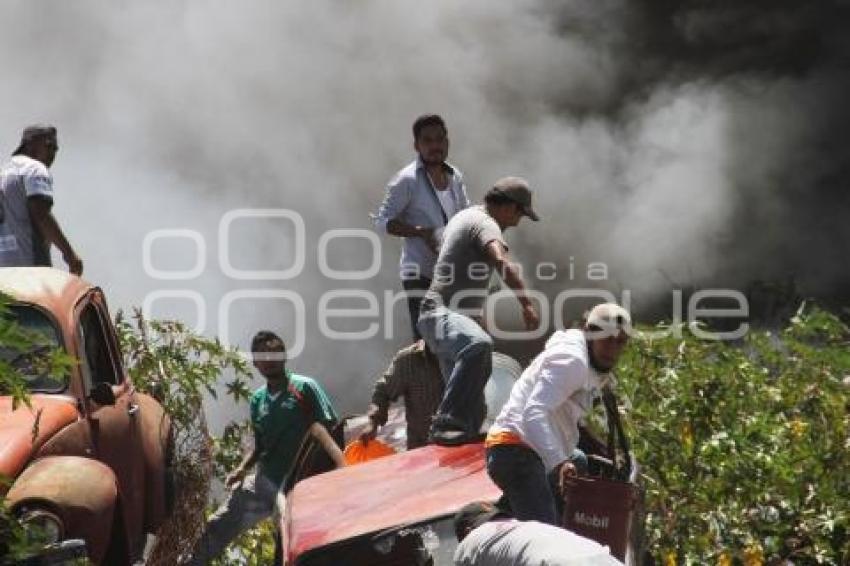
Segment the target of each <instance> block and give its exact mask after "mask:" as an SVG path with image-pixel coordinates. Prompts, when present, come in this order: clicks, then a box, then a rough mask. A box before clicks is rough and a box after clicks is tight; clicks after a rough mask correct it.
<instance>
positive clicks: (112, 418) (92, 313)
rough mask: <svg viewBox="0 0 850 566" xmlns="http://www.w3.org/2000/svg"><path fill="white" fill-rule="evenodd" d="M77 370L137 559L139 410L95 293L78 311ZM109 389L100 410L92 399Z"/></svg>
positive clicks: (96, 441) (94, 437)
mask: <svg viewBox="0 0 850 566" xmlns="http://www.w3.org/2000/svg"><path fill="white" fill-rule="evenodd" d="M76 315H77V316H76V320H77V332H78V340H79V345H80V370H81V373H82V375H83V383H84V387H85V388H86V396H87V397H88V401H87V410H88V414H87V422H88V425H89V428H90V432H91V439H92V444H93V446H94V451H95V457H96V458H97V459H98V460H100V461H102V462H103V463H105V464H107V465H108V466H109V467H110V468H111V469H112V470H113V472H114V473H115V475H116V477H117V478H118V484H119V485H118V490H119V497H120V498H121V507H122V510H123V519H124V526H125V530H126V534H127V544H128V547H129V549H130V552H131V553H132V554H134V555H135V554H137V553H138V552H139V551H140V549H141V546H142V545H143V543H144V537H143V536H142V535H143V533H142V530H143V520H144V516H143V514H144V501H145V500H144V498H145V489H144V487H145V477H144V460H143V451H142V444H141V436H140V433H141V431H140V430H139V425H138V422H137V421H138V412H139V406H138V405H137V404H136V403H135V399H134V397H135V392H134V389H133V387H132V384H130V383H129V382H128V381H127V380H126V379H125V375H124V371H123V368H122V363H121V358H120V355H119V349H118V344H117V341H116V338H115V332H114V330H113V327H112V324H111V321H110V320H109V317H108V315H107V311H106V302H105V300H104V298H103V295H102V294H101V292H100V290H99V289H94V290H92V291H91V292H89V293H88V294H87V295H86V297H85V298H84V299H83V300H82V301H81V302H80V304H79V305H78V306H77V311H76ZM103 383H106V384H108V385H109V387H110V388H111V389H112V392H113V394H114V398H115V402H114V403H113V404H108V403H105V404H98V403H96V402H95V401H93V400H92V399H91V398H90V396H91V392H92V391H93V390H94V389H95V387H97V386H98V385H99V384H103Z"/></svg>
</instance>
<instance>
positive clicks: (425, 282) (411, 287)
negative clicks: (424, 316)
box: [401, 277, 431, 342]
mask: <svg viewBox="0 0 850 566" xmlns="http://www.w3.org/2000/svg"><path fill="white" fill-rule="evenodd" d="M401 286H402V288H403V289H404V293H405V295H407V310H408V312H409V313H410V326H411V328H413V340H414V342H415V341H416V340H419V339H420V338H422V335H421V334H419V329H417V328H416V323H417V322H419V305H421V304H422V297H424V296H425V291H427V290H428V287H430V286H431V280H430V279H426V278H424V277H419V278H418V279H402V280H401Z"/></svg>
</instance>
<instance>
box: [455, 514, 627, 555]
mask: <svg viewBox="0 0 850 566" xmlns="http://www.w3.org/2000/svg"><path fill="white" fill-rule="evenodd" d="M454 560H455V564H456V565H458V566H622V564H621V562H620V561H618V560H617V559H616V558H614V557H613V556H611V554H610V552H609V551H608V547H605V546H602V545H600V544H599V543H597V542H595V541H592V540H590V539H587V538H584V537H582V536H579V535H577V534H575V533H573V532H570V531H568V530H566V529H562V528H560V527H554V526H552V525H547V524H545V523H539V522H537V521H517V520H513V519H511V520H497V521H491V522H488V523H484V524H483V525H481V526H480V527H478V528H476V529H474V530H472V531H471V532H470V533H469V534H468V535H467V536H466V538H464V539H463V541H462V542H461V543H460V544H459V545H458V547H457V550H456V551H455V555H454Z"/></svg>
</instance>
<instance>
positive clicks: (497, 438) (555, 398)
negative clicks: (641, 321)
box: [485, 303, 631, 525]
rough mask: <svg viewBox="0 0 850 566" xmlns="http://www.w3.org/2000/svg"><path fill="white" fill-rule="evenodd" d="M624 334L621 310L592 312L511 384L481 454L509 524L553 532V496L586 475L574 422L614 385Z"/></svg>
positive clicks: (626, 319)
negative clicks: (501, 496)
mask: <svg viewBox="0 0 850 566" xmlns="http://www.w3.org/2000/svg"><path fill="white" fill-rule="evenodd" d="M630 329H631V316H630V315H629V312H628V311H627V310H626V309H624V308H623V307H621V306H619V305H616V304H614V303H603V304H600V305H596V306H595V307H593V309H591V311H590V313H589V314H588V315H587V320H586V322H585V324H584V328H583V329H581V330H579V329H570V330H561V331H558V332H555V333H554V334H553V335H552V336H551V338H549V340H548V341H547V342H546V346H545V348H544V349H543V351H542V352H541V353H540V354H538V356H537V357H536V358H535V359H534V361H532V362H531V364H530V365H529V366H528V368H527V369H526V370H525V371H524V372H523V373H522V375H521V376H520V378H519V379H518V380H517V381H516V383H515V384H514V386H513V389H512V390H511V394H510V397H509V398H508V402H507V403H505V405H504V406H503V407H502V411H501V412H500V413H499V416H498V417H496V420H495V422H494V423H493V425H492V426H491V427H490V430H489V432H488V434H487V439H486V440H485V446H486V450H487V452H486V460H487V472H488V473H489V475H490V478H491V479H492V480H493V483H495V484H496V485H497V486H499V488H500V489H501V490H502V493H503V494H504V498H505V499H507V503H508V504H509V505H510V510H511V514H512V515H513V516H514V517H516V518H517V519H520V520H522V521H528V520H535V521H540V522H542V523H549V524H552V525H556V524H558V517H557V505H556V500H555V491H558V492H560V491H561V490H562V489H563V485H564V483H565V482H566V481H567V478H569V477H571V476H575V475H577V474H578V473H580V472H585V471H586V468H587V458H586V456H585V455H584V453H582V452H581V451H580V450H578V448H577V447H578V441H579V430H578V425H579V422H580V421H581V420H582V419H583V418H584V416H585V415H586V414H587V413H588V412H589V411H590V410H591V409H592V406H593V400H594V399H595V398H597V397H599V396H601V392H602V390H603V388H606V387H613V385H614V384H615V382H614V377H613V375H611V370H612V369H613V368H614V367H615V366H616V364H617V361H618V360H619V358H620V355H621V354H622V352H623V349H624V348H625V346H626V343H627V342H628V338H629V335H628V333H629V332H630ZM582 468H584V469H582ZM558 495H560V493H559V494H558Z"/></svg>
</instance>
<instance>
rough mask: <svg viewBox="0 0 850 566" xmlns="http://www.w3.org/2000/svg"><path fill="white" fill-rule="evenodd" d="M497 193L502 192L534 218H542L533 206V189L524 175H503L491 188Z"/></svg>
mask: <svg viewBox="0 0 850 566" xmlns="http://www.w3.org/2000/svg"><path fill="white" fill-rule="evenodd" d="M490 191H491V192H493V193H495V194H501V195H504V196H506V197H508V198H509V199H511V200H512V201H514V202H515V203H517V204H519V205H520V206H521V207H522V213H523V214H525V215H526V216H528V217H529V218H531V219H532V220H534V221H535V222H536V221H538V220H540V216H538V215H537V213H536V212H534V209H533V208H531V189H530V188H529V186H528V181H526V180H525V179H523V178H522V177H502V178H501V179H499V180H498V181H496V184H494V185H493V188H492V189H490Z"/></svg>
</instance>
